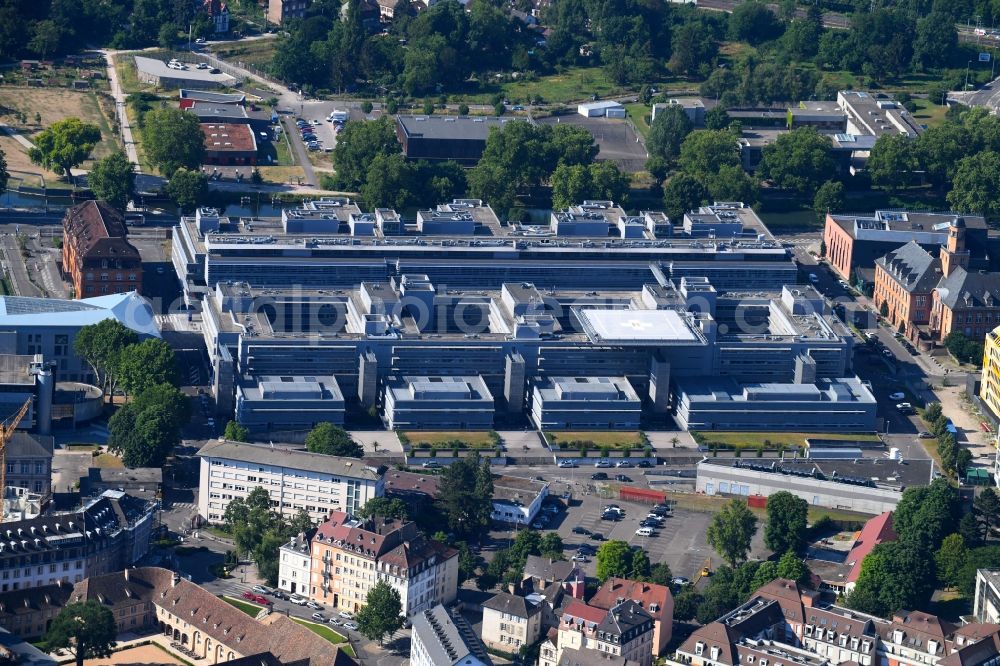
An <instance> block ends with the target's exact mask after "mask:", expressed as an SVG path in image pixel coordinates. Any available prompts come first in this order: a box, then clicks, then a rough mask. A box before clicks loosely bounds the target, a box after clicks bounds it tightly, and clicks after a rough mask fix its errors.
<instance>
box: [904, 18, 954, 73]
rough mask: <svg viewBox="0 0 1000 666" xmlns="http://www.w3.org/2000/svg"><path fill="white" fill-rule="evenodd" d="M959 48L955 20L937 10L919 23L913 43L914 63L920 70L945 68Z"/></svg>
mask: <svg viewBox="0 0 1000 666" xmlns="http://www.w3.org/2000/svg"><path fill="white" fill-rule="evenodd" d="M957 46H958V31H956V30H955V19H954V18H952V17H951V16H950V15H949V14H948V13H947V12H944V11H939V10H937V9H935V10H934V11H931V13H930V14H928V15H927V16H925V17H924V18H922V19H920V20H919V21H917V36H916V39H915V40H914V42H913V63H914V64H915V65H916V66H918V67H919V68H920V69H927V68H931V67H945V66H946V65H947V64H948V60H949V59H950V58H951V56H952V54H954V53H955V50H956V48H957Z"/></svg>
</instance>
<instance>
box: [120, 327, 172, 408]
mask: <svg viewBox="0 0 1000 666" xmlns="http://www.w3.org/2000/svg"><path fill="white" fill-rule="evenodd" d="M115 365H116V366H117V373H118V376H119V379H120V381H121V386H122V388H123V389H124V390H125V392H126V393H128V394H129V395H136V394H139V393H142V391H144V390H145V389H147V388H149V387H150V386H155V385H156V384H177V383H179V382H180V368H179V367H178V366H177V357H176V355H175V354H174V350H173V349H171V348H170V345H169V344H168V343H167V342H166V341H165V340H161V339H159V338H146V339H145V340H143V341H142V342H138V343H135V344H131V345H128V346H127V347H125V348H124V349H122V350H121V351H120V352H119V353H118V354H117V356H116V357H115Z"/></svg>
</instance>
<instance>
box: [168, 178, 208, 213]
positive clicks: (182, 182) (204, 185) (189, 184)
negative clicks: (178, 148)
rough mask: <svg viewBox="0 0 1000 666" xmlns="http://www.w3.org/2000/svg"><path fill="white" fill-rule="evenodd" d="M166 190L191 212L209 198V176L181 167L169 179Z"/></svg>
mask: <svg viewBox="0 0 1000 666" xmlns="http://www.w3.org/2000/svg"><path fill="white" fill-rule="evenodd" d="M166 192H167V196H169V197H170V198H171V200H173V202H174V203H175V204H176V205H177V206H179V207H180V208H181V210H183V211H184V212H185V213H190V212H192V211H194V209H195V208H197V207H198V206H199V205H201V204H203V203H204V202H205V200H206V199H207V198H208V177H207V176H206V175H205V174H203V173H201V172H200V171H190V170H188V169H186V168H184V167H180V168H179V169H177V170H176V171H174V173H173V175H172V176H170V180H169V181H167V186H166Z"/></svg>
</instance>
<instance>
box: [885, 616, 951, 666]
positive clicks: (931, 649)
mask: <svg viewBox="0 0 1000 666" xmlns="http://www.w3.org/2000/svg"><path fill="white" fill-rule="evenodd" d="M956 628H957V627H955V626H954V625H952V624H951V623H949V622H945V621H944V620H942V619H940V618H939V617H937V616H935V615H931V614H929V613H924V612H922V611H899V612H897V613H894V614H893V616H892V622H891V623H890V624H889V625H888V626H883V627H881V628H880V632H879V633H880V635H881V638H882V652H883V654H884V660H883V662H882V663H883V664H886V665H887V666H923V665H925V664H934V663H936V662H937V661H939V660H940V659H943V658H944V657H946V656H947V655H948V647H949V643H950V639H951V636H952V634H953V633H954V632H955V629H956Z"/></svg>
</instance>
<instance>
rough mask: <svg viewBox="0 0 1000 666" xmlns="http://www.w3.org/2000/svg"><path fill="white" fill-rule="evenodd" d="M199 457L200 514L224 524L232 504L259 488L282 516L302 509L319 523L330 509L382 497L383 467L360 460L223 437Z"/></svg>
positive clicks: (351, 508)
mask: <svg viewBox="0 0 1000 666" xmlns="http://www.w3.org/2000/svg"><path fill="white" fill-rule="evenodd" d="M198 456H199V457H200V458H201V478H200V482H199V493H198V513H199V514H200V515H201V516H202V517H203V518H205V519H206V520H208V522H210V523H219V522H222V519H223V516H224V515H225V513H226V507H227V506H228V505H229V503H230V502H231V501H233V499H235V498H237V497H242V498H245V497H246V496H248V495H249V494H250V493H251V492H252V491H253V489H254V488H257V487H263V488H266V489H267V490H268V493H269V494H270V496H271V507H272V509H273V510H274V511H276V512H277V513H279V514H281V515H282V516H285V517H286V518H291V517H293V516H294V515H295V514H297V513H298V512H299V511H300V510H303V509H304V510H305V511H306V512H307V513H308V514H309V516H310V517H311V518H312V519H313V520H315V521H317V522H318V521H320V520H323V519H324V518H326V517H327V516H328V515H329V514H330V512H331V511H346V512H348V513H355V512H356V511H357V510H358V509H360V508H361V507H362V506H364V504H365V502H367V501H368V500H370V499H371V498H373V497H381V496H382V495H383V476H382V471H383V470H380V469H377V468H375V467H372V466H370V465H368V464H366V463H365V462H364V461H362V460H358V459H356V458H341V457H339V456H327V455H323V454H320V453H309V452H308V451H302V450H298V449H291V448H287V447H285V446H273V445H268V444H250V443H245V442H230V441H228V440H224V439H219V440H217V441H212V442H209V443H207V444H206V445H205V446H203V447H202V448H201V450H200V451H199V452H198Z"/></svg>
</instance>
